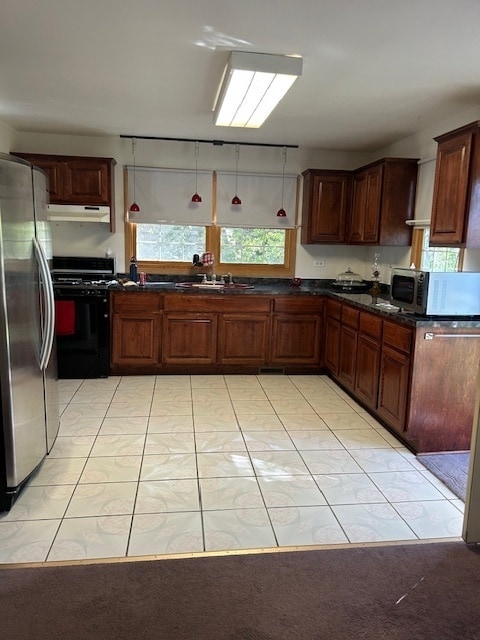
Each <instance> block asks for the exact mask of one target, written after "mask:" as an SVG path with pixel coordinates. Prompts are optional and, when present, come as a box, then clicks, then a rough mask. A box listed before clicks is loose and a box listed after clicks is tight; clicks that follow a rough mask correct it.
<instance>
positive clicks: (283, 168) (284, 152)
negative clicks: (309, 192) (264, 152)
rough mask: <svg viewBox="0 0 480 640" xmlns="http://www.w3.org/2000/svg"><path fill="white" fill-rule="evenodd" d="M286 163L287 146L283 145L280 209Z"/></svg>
mask: <svg viewBox="0 0 480 640" xmlns="http://www.w3.org/2000/svg"><path fill="white" fill-rule="evenodd" d="M286 164H287V147H283V167H282V209H283V194H284V190H285V165H286Z"/></svg>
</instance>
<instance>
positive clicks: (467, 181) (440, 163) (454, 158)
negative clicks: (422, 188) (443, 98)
mask: <svg viewBox="0 0 480 640" xmlns="http://www.w3.org/2000/svg"><path fill="white" fill-rule="evenodd" d="M479 132H480V122H479V121H477V122H472V123H471V124H469V125H466V126H464V127H461V128H459V129H455V131H451V132H450V133H446V134H444V135H442V136H438V137H437V138H435V140H436V142H438V149H437V162H436V167H435V183H434V189H433V203H432V219H431V226H430V245H431V246H443V247H470V248H479V247H480V139H479Z"/></svg>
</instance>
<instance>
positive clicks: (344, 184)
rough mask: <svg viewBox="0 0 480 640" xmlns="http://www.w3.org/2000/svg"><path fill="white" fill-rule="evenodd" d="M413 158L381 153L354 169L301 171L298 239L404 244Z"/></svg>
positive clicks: (411, 202) (409, 238)
mask: <svg viewBox="0 0 480 640" xmlns="http://www.w3.org/2000/svg"><path fill="white" fill-rule="evenodd" d="M417 168H418V161H417V159H414V158H383V159H382V160H378V161H376V162H374V163H371V164H369V165H366V166H365V167H361V168H360V169H358V170H356V171H329V170H319V169H308V170H307V171H305V172H304V173H303V174H302V175H303V178H304V183H303V207H302V216H303V218H302V244H316V243H317V244H320V243H322V244H323V243H326V244H327V243H331V244H366V245H387V246H388V245H390V246H409V245H410V244H411V241H412V229H411V227H409V226H408V225H406V224H405V220H410V219H412V218H413V214H414V206H415V193H416V185H417Z"/></svg>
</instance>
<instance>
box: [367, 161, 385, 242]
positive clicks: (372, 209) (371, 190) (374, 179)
mask: <svg viewBox="0 0 480 640" xmlns="http://www.w3.org/2000/svg"><path fill="white" fill-rule="evenodd" d="M382 178H383V165H379V166H378V167H375V168H374V169H370V170H369V171H368V173H367V194H366V202H365V215H364V218H363V237H362V241H363V242H368V243H376V242H378V239H379V230H380V210H381V203H382Z"/></svg>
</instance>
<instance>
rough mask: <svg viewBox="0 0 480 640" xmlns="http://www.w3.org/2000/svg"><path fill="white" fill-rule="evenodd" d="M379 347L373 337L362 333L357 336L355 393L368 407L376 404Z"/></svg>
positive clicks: (373, 406)
mask: <svg viewBox="0 0 480 640" xmlns="http://www.w3.org/2000/svg"><path fill="white" fill-rule="evenodd" d="M380 349H381V345H380V343H379V342H378V340H376V339H375V338H370V337H369V336H365V335H363V334H360V335H359V336H358V342H357V361H356V365H357V366H356V370H355V393H356V395H357V396H358V398H359V400H360V401H361V402H364V403H365V404H366V405H367V406H368V407H369V408H370V409H375V408H376V406H377V398H378V377H379V366H380Z"/></svg>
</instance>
